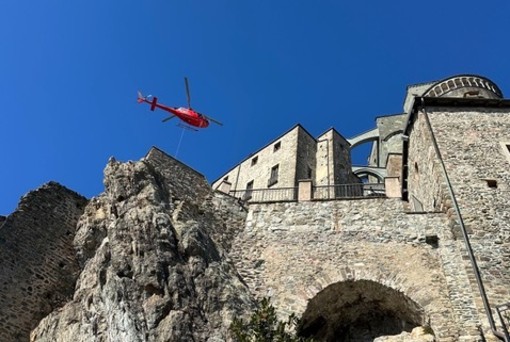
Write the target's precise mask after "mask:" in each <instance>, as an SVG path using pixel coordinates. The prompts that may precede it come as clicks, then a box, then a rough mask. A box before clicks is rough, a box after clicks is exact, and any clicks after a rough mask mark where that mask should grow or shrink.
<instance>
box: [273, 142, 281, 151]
mask: <svg viewBox="0 0 510 342" xmlns="http://www.w3.org/2000/svg"><path fill="white" fill-rule="evenodd" d="M280 147H282V143H281V141H278V142H277V143H276V144H274V146H273V152H276V151H278V150H279V149H280Z"/></svg>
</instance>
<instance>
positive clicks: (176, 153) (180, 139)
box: [175, 127, 184, 158]
mask: <svg viewBox="0 0 510 342" xmlns="http://www.w3.org/2000/svg"><path fill="white" fill-rule="evenodd" d="M183 135H184V127H182V131H181V137H180V138H179V143H178V144H177V150H176V151H175V158H177V155H178V154H179V148H180V147H181V141H182V136H183Z"/></svg>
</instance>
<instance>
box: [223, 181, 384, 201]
mask: <svg viewBox="0 0 510 342" xmlns="http://www.w3.org/2000/svg"><path fill="white" fill-rule="evenodd" d="M229 194H230V195H231V196H234V197H237V198H239V199H241V200H242V201H245V202H294V201H297V198H298V188H297V187H288V188H268V189H244V190H233V191H230V192H229ZM367 197H368V198H371V197H386V193H385V189H384V183H356V184H336V185H317V186H313V187H312V200H337V199H349V198H367Z"/></svg>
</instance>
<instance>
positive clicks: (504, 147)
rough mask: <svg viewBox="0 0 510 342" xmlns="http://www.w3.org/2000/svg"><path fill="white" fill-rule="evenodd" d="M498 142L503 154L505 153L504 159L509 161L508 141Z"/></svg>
mask: <svg viewBox="0 0 510 342" xmlns="http://www.w3.org/2000/svg"><path fill="white" fill-rule="evenodd" d="M500 144H501V148H503V154H504V155H505V157H506V159H507V160H508V162H509V163H510V142H508V141H505V142H503V141H502V142H500Z"/></svg>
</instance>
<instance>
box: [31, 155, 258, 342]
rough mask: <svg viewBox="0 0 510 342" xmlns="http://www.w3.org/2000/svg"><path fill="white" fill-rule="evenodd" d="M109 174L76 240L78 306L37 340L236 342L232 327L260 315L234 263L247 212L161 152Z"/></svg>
mask: <svg viewBox="0 0 510 342" xmlns="http://www.w3.org/2000/svg"><path fill="white" fill-rule="evenodd" d="M104 173H105V179H104V184H105V192H104V193H103V194H102V195H100V196H98V197H97V198H93V199H92V200H90V202H89V204H88V205H87V207H86V208H85V212H84V214H83V215H82V216H81V218H80V220H79V223H78V228H77V231H76V235H75V238H74V246H75V248H76V253H77V260H78V263H79V265H80V267H81V273H80V275H79V278H78V280H77V283H76V288H75V293H74V296H73V298H72V300H71V301H69V302H68V303H67V304H65V305H64V306H63V307H62V308H60V309H59V310H57V311H54V312H52V313H51V314H50V315H48V316H47V317H46V318H44V319H43V320H42V321H41V322H40V324H39V325H38V326H37V328H36V329H35V330H33V331H32V334H31V340H32V341H223V340H228V339H229V337H228V326H229V324H230V322H231V320H232V318H233V317H234V316H238V315H243V314H245V313H246V311H245V310H251V309H252V308H253V305H254V304H253V298H252V297H251V296H250V294H249V291H248V288H247V287H246V286H245V284H244V283H243V282H242V281H241V280H240V278H239V276H238V274H237V271H236V270H235V268H234V266H233V264H232V262H231V261H230V260H229V258H228V254H227V252H228V250H229V248H230V241H231V236H233V235H235V234H236V230H237V229H241V228H242V225H243V222H244V217H243V212H242V211H237V212H236V213H235V215H232V213H231V212H226V210H227V209H226V208H229V209H228V210H232V209H231V208H232V206H223V207H222V205H221V204H222V203H223V201H224V200H228V199H224V200H222V199H219V198H215V197H214V196H213V195H212V192H211V191H209V190H208V189H209V187H208V186H207V183H206V181H205V179H204V178H203V177H202V176H201V175H199V174H197V173H195V172H192V170H189V168H187V169H186V167H185V166H184V165H182V164H180V163H179V162H178V161H176V160H174V159H173V158H171V157H169V156H167V155H165V154H164V153H163V152H161V151H159V150H157V149H152V150H151V151H150V152H149V154H148V155H147V156H146V158H144V159H143V160H142V161H139V162H128V163H119V162H117V161H115V160H113V159H112V160H110V161H109V163H108V165H107V167H106V169H105V172H104ZM222 208H223V209H222ZM226 217H228V218H229V219H228V220H225V219H224V218H226Z"/></svg>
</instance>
